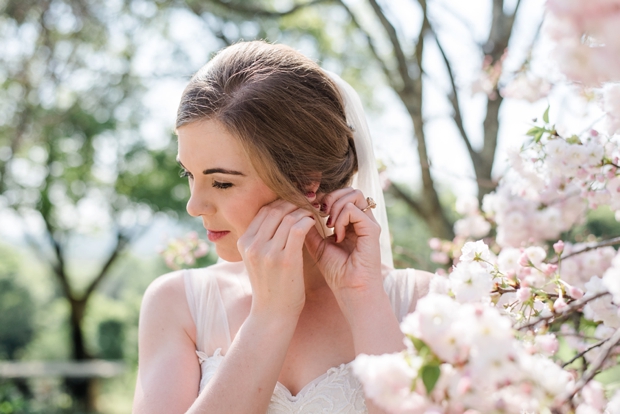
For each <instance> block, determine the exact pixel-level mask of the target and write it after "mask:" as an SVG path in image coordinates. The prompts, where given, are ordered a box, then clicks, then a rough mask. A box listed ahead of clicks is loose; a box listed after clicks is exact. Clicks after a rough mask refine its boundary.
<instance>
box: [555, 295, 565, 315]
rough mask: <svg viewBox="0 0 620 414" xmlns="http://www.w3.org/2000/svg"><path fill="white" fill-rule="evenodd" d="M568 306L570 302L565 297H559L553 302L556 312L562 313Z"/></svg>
mask: <svg viewBox="0 0 620 414" xmlns="http://www.w3.org/2000/svg"><path fill="white" fill-rule="evenodd" d="M567 308H568V304H567V303H566V301H565V300H564V298H557V299H556V300H555V302H553V310H554V311H555V312H556V313H562V312H564V311H565V310H566V309H567Z"/></svg>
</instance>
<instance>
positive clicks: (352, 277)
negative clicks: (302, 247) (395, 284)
mask: <svg viewBox="0 0 620 414" xmlns="http://www.w3.org/2000/svg"><path fill="white" fill-rule="evenodd" d="M320 203H321V205H322V208H321V210H322V211H323V212H324V213H325V214H327V215H328V216H329V217H328V220H327V223H326V225H327V227H333V229H334V234H333V235H332V236H329V237H327V238H326V239H325V240H324V239H323V237H322V236H321V235H320V234H319V232H318V231H317V229H316V228H313V229H311V230H310V232H309V233H308V236H307V237H306V247H307V248H308V251H309V252H310V254H311V255H312V256H313V258H314V259H315V260H317V264H318V266H319V269H320V270H321V272H322V273H323V275H324V277H325V280H326V281H327V284H328V285H329V286H330V288H331V289H332V291H333V292H334V294H335V295H336V297H339V296H341V295H348V294H350V293H352V294H354V295H356V294H357V293H356V292H365V293H367V292H370V291H372V290H374V289H383V287H382V286H383V280H382V277H381V249H380V243H379V234H380V233H381V227H380V226H379V224H378V223H377V221H376V220H375V218H374V216H373V214H372V209H370V208H368V209H366V211H362V209H364V208H366V207H368V202H367V200H366V196H365V195H364V194H362V192H361V191H359V190H356V189H353V188H351V187H347V188H342V189H339V190H336V191H334V192H332V193H329V194H327V195H325V196H324V197H323V198H322V199H321V200H320ZM323 242H324V244H323Z"/></svg>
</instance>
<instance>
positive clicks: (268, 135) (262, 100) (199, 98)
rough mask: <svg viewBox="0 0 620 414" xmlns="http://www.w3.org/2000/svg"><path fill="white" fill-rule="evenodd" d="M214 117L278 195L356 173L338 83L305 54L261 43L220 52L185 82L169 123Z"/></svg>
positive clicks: (301, 195) (298, 193)
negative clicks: (179, 100) (240, 145)
mask: <svg viewBox="0 0 620 414" xmlns="http://www.w3.org/2000/svg"><path fill="white" fill-rule="evenodd" d="M205 119H209V120H217V121H218V122H220V123H221V124H222V125H223V126H224V127H225V128H226V129H227V131H228V132H230V133H231V135H233V136H235V137H236V138H238V139H239V141H240V143H241V144H242V146H243V148H244V149H245V151H246V153H247V155H248V156H249V159H250V161H251V162H252V164H253V166H254V168H255V169H256V171H257V172H258V174H259V176H260V178H261V179H262V180H263V182H265V184H266V185H267V186H268V187H269V188H271V189H272V190H273V191H274V192H275V193H276V194H277V195H278V196H279V197H280V198H282V199H284V200H287V201H290V202H292V203H294V204H296V205H298V206H300V207H304V208H308V209H311V205H310V203H309V201H308V199H307V198H306V197H305V193H306V191H307V190H306V189H307V188H308V187H309V185H311V184H312V183H316V182H317V181H319V182H320V185H319V189H318V192H322V193H329V192H331V191H334V190H336V189H339V188H343V187H346V186H347V185H349V183H350V182H351V179H352V177H353V174H354V173H355V172H356V171H357V156H356V152H355V144H354V141H353V133H352V131H351V129H350V127H349V126H348V125H347V120H346V116H345V111H344V105H343V102H342V98H341V96H340V93H339V92H338V88H337V86H336V85H335V83H334V82H333V81H332V80H331V79H330V78H329V76H328V75H327V74H326V73H325V72H323V70H322V69H321V68H320V67H319V66H318V65H317V64H316V63H315V62H313V61H312V60H310V59H309V58H307V57H305V56H303V55H302V54H301V53H299V52H297V51H295V50H294V49H292V48H290V47H288V46H283V45H273V44H269V43H266V42H263V41H252V42H242V43H237V44H234V45H232V46H229V47H227V48H225V49H223V50H221V51H220V52H219V53H218V54H217V55H216V56H215V57H214V58H213V59H212V60H211V61H210V62H209V63H208V64H207V65H205V66H204V67H203V68H202V69H200V70H199V71H198V72H197V73H196V74H195V75H194V76H193V77H192V79H191V80H190V82H189V85H187V87H186V88H185V91H184V92H183V96H182V98H181V103H180V105H179V109H178V113H177V122H176V127H177V128H180V127H182V126H183V125H187V124H190V123H192V122H196V121H200V120H205Z"/></svg>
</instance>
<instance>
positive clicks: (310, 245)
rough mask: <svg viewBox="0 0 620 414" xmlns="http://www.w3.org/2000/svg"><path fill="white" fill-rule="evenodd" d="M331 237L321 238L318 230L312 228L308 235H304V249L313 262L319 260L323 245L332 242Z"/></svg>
mask: <svg viewBox="0 0 620 414" xmlns="http://www.w3.org/2000/svg"><path fill="white" fill-rule="evenodd" d="M333 239H334V237H333V236H328V237H327V238H325V239H324V238H323V235H321V233H320V232H319V229H318V228H317V227H316V226H314V229H310V231H309V232H308V234H307V235H306V242H305V243H306V248H307V249H308V253H310V256H312V258H313V259H314V260H318V259H319V252H320V251H321V249H323V245H324V243H327V241H328V240H333Z"/></svg>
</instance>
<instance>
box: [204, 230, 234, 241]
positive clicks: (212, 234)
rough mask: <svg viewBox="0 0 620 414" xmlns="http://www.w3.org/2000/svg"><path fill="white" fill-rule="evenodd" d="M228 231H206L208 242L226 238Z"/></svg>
mask: <svg viewBox="0 0 620 414" xmlns="http://www.w3.org/2000/svg"><path fill="white" fill-rule="evenodd" d="M228 233H230V232H229V231H215V230H207V238H208V239H209V241H212V242H216V241H218V240H219V239H221V238H222V237H224V236H226V235H227V234H228Z"/></svg>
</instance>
